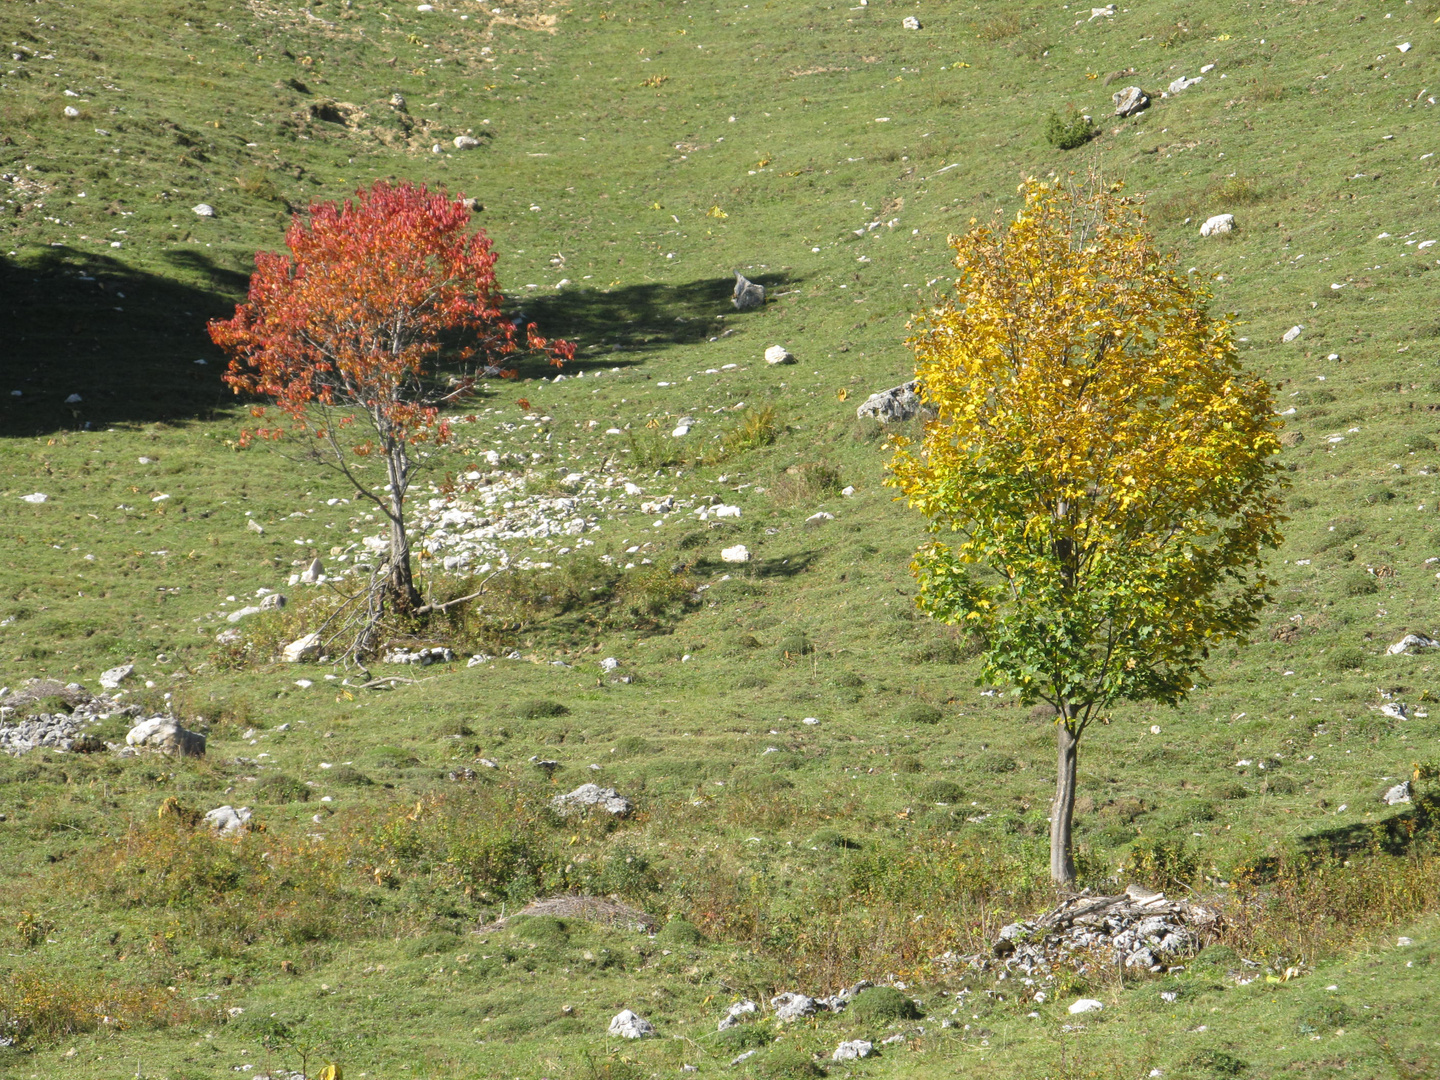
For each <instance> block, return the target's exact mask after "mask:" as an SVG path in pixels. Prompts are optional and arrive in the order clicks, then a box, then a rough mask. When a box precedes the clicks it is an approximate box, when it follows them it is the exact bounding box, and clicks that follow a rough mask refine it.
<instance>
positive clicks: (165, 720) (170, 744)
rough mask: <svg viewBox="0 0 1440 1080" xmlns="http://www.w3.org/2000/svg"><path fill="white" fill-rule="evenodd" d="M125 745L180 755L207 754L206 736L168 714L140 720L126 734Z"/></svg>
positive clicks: (197, 755) (196, 755)
mask: <svg viewBox="0 0 1440 1080" xmlns="http://www.w3.org/2000/svg"><path fill="white" fill-rule="evenodd" d="M125 745H127V746H134V747H137V748H141V749H149V750H159V751H160V752H161V753H162V754H175V755H178V756H180V757H203V756H204V754H205V736H204V735H200V734H198V733H196V732H194V731H188V730H186V729H185V728H183V727H181V726H180V725H179V724H178V723H176V722H175V721H174V720H173V719H171V718H170V717H168V716H153V717H151V718H150V719H149V720H142V721H140V723H138V724H136V725H135V726H134V727H133V728H131V729H130V731H129V732H128V733H127V734H126V736H125Z"/></svg>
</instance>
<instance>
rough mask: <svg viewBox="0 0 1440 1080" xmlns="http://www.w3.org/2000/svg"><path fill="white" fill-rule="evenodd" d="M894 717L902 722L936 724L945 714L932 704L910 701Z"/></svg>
mask: <svg viewBox="0 0 1440 1080" xmlns="http://www.w3.org/2000/svg"><path fill="white" fill-rule="evenodd" d="M895 719H896V720H898V721H899V722H900V723H902V724H938V723H939V722H940V721H941V720H943V719H945V714H944V713H943V712H941V711H940V710H939V709H937V708H936V707H935V706H934V705H930V704H927V703H926V702H923V701H912V702H911V703H910V704H909V705H906V706H905V707H903V708H902V709H901V710H900V711H899V712H898V713H896V714H895Z"/></svg>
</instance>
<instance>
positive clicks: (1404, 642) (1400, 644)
mask: <svg viewBox="0 0 1440 1080" xmlns="http://www.w3.org/2000/svg"><path fill="white" fill-rule="evenodd" d="M1411 649H1440V641H1436V640H1435V639H1434V638H1432V637H1426V636H1425V635H1424V634H1406V635H1405V636H1404V637H1403V638H1401V639H1400V640H1399V641H1397V642H1395V644H1394V645H1391V646H1390V647H1389V648H1388V649H1386V650H1385V651H1386V652H1387V653H1389V654H1390V655H1391V656H1399V655H1400V654H1401V653H1408V652H1409V651H1410V650H1411Z"/></svg>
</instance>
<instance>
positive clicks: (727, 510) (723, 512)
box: [710, 503, 740, 518]
mask: <svg viewBox="0 0 1440 1080" xmlns="http://www.w3.org/2000/svg"><path fill="white" fill-rule="evenodd" d="M710 512H711V513H712V514H714V515H715V516H716V517H721V518H738V517H739V516H740V507H738V506H727V505H726V504H724V503H721V504H720V505H719V506H717V507H714V508H713V509H712V510H711V511H710Z"/></svg>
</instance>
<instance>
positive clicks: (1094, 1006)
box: [1069, 998, 1105, 1016]
mask: <svg viewBox="0 0 1440 1080" xmlns="http://www.w3.org/2000/svg"><path fill="white" fill-rule="evenodd" d="M1104 1008H1105V1003H1104V1002H1103V1001H1096V1000H1095V999H1094V998H1080V999H1079V1000H1078V1001H1073V1002H1071V1003H1070V1009H1069V1013H1070V1015H1071V1016H1080V1015H1081V1014H1083V1013H1092V1012H1100V1011H1101V1010H1102V1009H1104Z"/></svg>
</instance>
